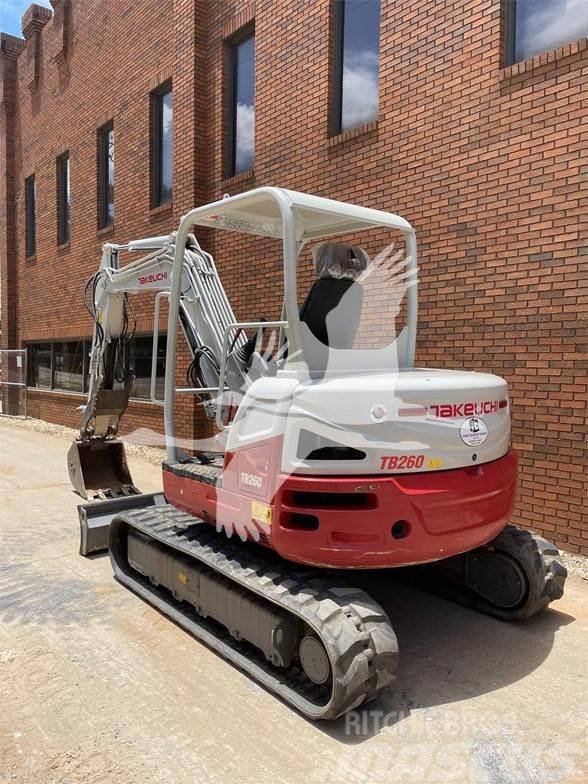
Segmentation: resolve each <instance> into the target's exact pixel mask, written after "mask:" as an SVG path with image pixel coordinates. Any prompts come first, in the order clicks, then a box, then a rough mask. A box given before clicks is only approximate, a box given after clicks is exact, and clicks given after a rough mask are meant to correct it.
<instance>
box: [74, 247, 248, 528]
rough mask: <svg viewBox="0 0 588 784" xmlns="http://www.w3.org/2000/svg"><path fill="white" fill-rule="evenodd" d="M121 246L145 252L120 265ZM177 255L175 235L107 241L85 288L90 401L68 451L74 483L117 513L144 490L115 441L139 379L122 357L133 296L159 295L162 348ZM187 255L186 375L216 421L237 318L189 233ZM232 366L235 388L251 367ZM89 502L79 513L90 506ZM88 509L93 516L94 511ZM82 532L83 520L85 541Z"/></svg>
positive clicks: (183, 304) (131, 324)
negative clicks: (227, 344)
mask: <svg viewBox="0 0 588 784" xmlns="http://www.w3.org/2000/svg"><path fill="white" fill-rule="evenodd" d="M123 251H128V252H131V253H136V252H142V255H141V257H140V258H139V259H137V260H135V261H133V262H131V263H129V264H125V265H124V266H121V264H120V256H121V253H122V252H123ZM145 252H146V253H147V255H144V254H145ZM174 252H175V233H174V234H171V235H170V236H169V237H165V236H164V237H153V238H148V239H143V240H137V241H132V242H129V243H128V244H126V245H116V244H110V243H108V244H106V245H104V246H103V249H102V260H101V263H100V267H99V269H98V270H97V272H96V273H94V274H93V275H92V276H91V277H90V278H89V280H88V282H87V284H86V288H85V292H84V298H85V303H86V307H87V309H88V311H89V313H90V315H91V316H92V319H93V321H94V333H93V339H92V350H91V355H90V364H89V386H88V399H87V403H86V406H85V409H84V412H83V416H82V424H81V428H80V433H79V436H78V438H77V439H76V441H75V442H74V443H73V444H72V447H71V448H70V451H69V454H68V468H69V473H70V478H71V481H72V484H73V486H74V488H75V490H76V491H77V492H78V493H79V494H80V495H81V496H82V497H83V498H85V499H87V500H90V501H93V500H100V501H107V500H109V501H116V504H115V507H116V509H115V511H120V508H121V507H120V503H121V502H122V501H123V499H127V500H126V504H127V506H128V504H131V503H132V500H131V499H133V497H135V498H136V497H137V496H139V495H141V494H140V493H139V491H138V490H137V488H136V487H135V485H134V483H133V481H132V478H131V475H130V472H129V469H128V465H127V460H126V455H125V449H124V445H123V442H122V441H121V440H120V439H118V438H117V436H118V434H119V428H120V420H121V417H122V416H123V414H124V413H125V411H126V409H127V407H128V404H129V398H130V396H131V392H132V388H133V382H134V377H133V376H132V375H130V374H127V372H126V371H125V361H124V357H125V351H126V347H127V345H128V342H129V341H130V339H131V338H132V336H133V334H134V331H135V317H134V312H133V308H132V305H131V296H132V295H133V294H136V293H141V292H146V291H153V292H155V293H156V294H157V297H156V318H155V320H154V347H156V345H157V337H158V335H157V333H158V322H159V319H158V308H159V300H160V299H161V298H162V297H165V295H166V292H168V291H169V290H170V289H171V283H172V269H173V260H174ZM184 253H185V257H184V272H183V280H182V296H181V301H180V312H179V322H180V325H181V328H182V331H183V333H184V336H185V338H186V341H187V344H188V347H189V349H190V352H191V355H192V362H191V364H190V366H189V368H188V372H187V377H188V380H189V382H190V383H191V386H190V387H188V388H186V390H185V391H190V392H194V393H196V394H198V395H199V397H200V399H201V400H202V402H203V406H204V410H205V412H206V414H207V416H209V417H210V418H214V416H215V413H216V397H217V392H218V386H219V375H220V365H221V357H222V351H223V339H224V336H225V332H226V329H227V327H228V325H230V324H232V323H234V322H235V316H234V314H233V311H232V309H231V306H230V303H229V301H228V299H227V296H226V293H225V291H224V288H223V286H222V283H221V281H220V278H219V275H218V273H217V270H216V266H215V264H214V260H213V258H212V256H210V254H208V253H206V252H205V251H203V250H202V248H201V247H200V245H199V244H198V242H197V240H196V238H195V237H194V236H193V235H190V236H189V237H188V241H187V243H186V248H185V251H184ZM245 340H246V338H245V336H244V335H239V336H238V337H237V339H236V341H235V344H234V346H233V347H232V348H233V349H238V348H239V347H240V346H242V345H243V344H244V343H245ZM234 353H235V352H234ZM154 356H156V350H155V348H154ZM229 366H230V371H231V372H230V373H227V374H226V377H227V379H229V381H230V383H231V387H232V388H234V389H237V388H241V387H242V385H243V383H245V376H246V371H245V370H244V368H243V366H242V364H240V363H239V362H238V361H237V360H236V359H235V358H234V357H232V358H230V360H229V364H228V367H229ZM155 370H156V366H155V362H154V363H153V369H152V384H151V390H152V395H151V396H152V401H153V402H154V403H158V404H162V403H163V401H159V400H156V399H155V384H154V381H155ZM198 390H202V391H201V392H199V391H198ZM141 499H143V501H144V500H145V496H143V495H141ZM135 503H136V501H135ZM88 506H89V505H85V507H80V510H82V511H83V510H84V509H86V510H87V509H88ZM103 508H104V507H102V509H103ZM125 508H126V506H125ZM82 511H81V512H80V517H82ZM84 514H85V515H86V517H87V516H88V514H90V515H91V514H92V512H87V513H84ZM83 534H84V525H82V539H84V535H83Z"/></svg>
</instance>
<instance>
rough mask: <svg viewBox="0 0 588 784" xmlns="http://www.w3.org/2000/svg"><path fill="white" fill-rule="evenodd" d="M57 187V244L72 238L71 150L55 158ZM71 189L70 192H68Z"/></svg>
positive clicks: (62, 243)
mask: <svg viewBox="0 0 588 784" xmlns="http://www.w3.org/2000/svg"><path fill="white" fill-rule="evenodd" d="M55 171H56V187H57V244H58V245H67V243H68V242H69V241H70V239H71V160H70V156H69V150H66V151H65V152H63V153H61V155H58V156H57V158H56V159H55ZM68 190H69V193H68Z"/></svg>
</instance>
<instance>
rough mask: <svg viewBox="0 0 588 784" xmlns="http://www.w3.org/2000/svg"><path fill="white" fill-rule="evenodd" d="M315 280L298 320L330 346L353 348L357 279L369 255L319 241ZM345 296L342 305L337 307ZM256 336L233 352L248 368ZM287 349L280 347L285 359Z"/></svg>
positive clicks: (357, 317)
mask: <svg viewBox="0 0 588 784" xmlns="http://www.w3.org/2000/svg"><path fill="white" fill-rule="evenodd" d="M312 259H313V262H314V267H315V270H316V273H317V275H318V279H317V280H315V282H314V283H313V285H312V288H311V289H310V291H309V292H308V295H307V297H306V299H305V300H304V303H303V304H302V307H301V308H300V311H299V314H300V320H301V321H302V322H304V323H305V324H306V325H307V326H308V328H309V329H310V331H311V332H312V334H313V335H314V336H315V338H316V339H317V340H319V341H320V342H321V343H322V344H323V345H324V346H326V347H331V348H353V340H354V338H355V333H356V332H357V328H358V326H359V321H360V318H361V308H362V304H363V289H362V287H361V284H360V283H359V282H358V278H359V277H360V276H361V274H362V273H363V272H364V270H365V269H366V268H367V265H368V262H369V256H368V255H367V253H366V252H365V250H364V249H363V248H360V247H358V246H356V245H343V244H338V243H335V242H321V243H320V244H319V245H315V247H314V248H313V249H312ZM343 297H345V301H344V302H343V303H342V307H340V308H338V306H339V305H340V304H341V300H342V299H343ZM256 342H257V336H256V335H253V336H251V337H250V338H249V339H248V340H247V342H246V343H244V344H243V346H241V348H238V349H237V350H236V351H235V359H236V361H237V362H238V363H239V365H240V366H241V367H242V368H243V369H244V370H245V372H247V371H248V369H249V367H250V364H251V359H252V357H253V354H254V352H255V345H256ZM287 354H288V349H287V347H285V349H283V350H282V352H281V356H282V358H285V357H286V356H287Z"/></svg>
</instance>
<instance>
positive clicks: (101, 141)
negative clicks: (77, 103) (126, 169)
mask: <svg viewBox="0 0 588 784" xmlns="http://www.w3.org/2000/svg"><path fill="white" fill-rule="evenodd" d="M113 223H114V126H113V124H112V122H109V123H108V124H107V125H104V126H103V127H102V128H100V130H99V131H98V228H99V229H105V228H107V227H108V226H112V224H113Z"/></svg>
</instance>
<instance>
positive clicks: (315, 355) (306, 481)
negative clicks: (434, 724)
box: [68, 187, 566, 719]
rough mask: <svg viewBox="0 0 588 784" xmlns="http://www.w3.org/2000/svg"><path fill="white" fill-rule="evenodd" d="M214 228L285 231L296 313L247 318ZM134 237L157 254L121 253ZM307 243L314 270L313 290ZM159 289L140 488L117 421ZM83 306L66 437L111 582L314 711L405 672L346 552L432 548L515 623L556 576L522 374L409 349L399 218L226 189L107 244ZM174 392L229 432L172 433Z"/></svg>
mask: <svg viewBox="0 0 588 784" xmlns="http://www.w3.org/2000/svg"><path fill="white" fill-rule="evenodd" d="M194 227H196V229H194ZM198 227H205V228H207V229H216V230H218V231H225V232H239V233H244V234H248V235H252V236H253V237H262V238H266V240H267V238H273V239H274V240H275V245H276V257H279V255H280V254H281V256H282V260H283V283H284V285H283V305H282V318H281V319H280V320H278V321H263V320H260V321H256V322H239V321H237V319H236V317H235V315H234V314H233V311H232V309H231V305H230V303H229V301H228V298H227V296H226V293H225V290H224V288H223V286H222V283H221V280H220V278H219V275H218V273H217V269H216V266H215V263H214V261H213V259H212V257H211V256H210V255H209V254H208V253H207V252H205V251H204V250H203V249H202V248H201V247H200V244H199V243H198V240H197V238H196V236H195V235H194V233H193V232H194V231H198ZM360 236H362V237H363V236H367V237H368V240H367V241H368V242H369V245H366V244H365V243H363V242H362V241H361V240H359V241H358V239H357V238H358V237H360ZM346 237H347V238H349V239H350V242H351V243H352V244H349V243H345V242H344V241H343V240H344V239H345V238H346ZM374 238H375V239H374ZM376 241H377V243H378V247H383V250H381V251H380V252H378V253H373V252H372V255H371V256H370V255H369V254H368V252H367V251H366V249H365V248H366V247H369V248H370V249H372V251H373V248H374V243H375V242H376ZM382 242H383V245H382V246H381V245H380V243H382ZM392 243H394V244H392ZM264 247H267V243H266V244H264ZM123 251H129V252H132V251H146V252H147V255H145V256H142V257H141V258H140V259H139V260H138V261H134V262H131V263H129V264H125V265H121V263H120V256H121V253H122V252H123ZM310 258H312V261H313V262H314V272H315V276H316V280H315V282H314V283H313V285H312V287H311V288H310V291H309V293H308V294H307V296H306V297H299V294H298V290H297V281H298V279H299V278H300V275H299V274H298V273H299V272H300V269H301V268H302V266H303V265H304V264H306V265H308V262H309V260H310ZM239 263H240V264H242V265H244V266H245V265H246V259H241V260H240V261H239ZM150 289H151V290H155V291H156V292H157V293H156V296H155V303H154V335H153V340H154V347H156V346H157V342H158V335H159V321H160V315H159V314H160V306H161V302H162V300H163V299H164V298H165V299H166V300H167V306H168V326H167V348H166V366H165V395H164V398H163V399H162V400H160V399H159V398H158V397H157V391H158V390H157V384H156V355H157V351H156V350H154V359H153V370H152V378H151V398H152V400H153V402H154V403H156V404H159V405H162V406H163V411H164V423H165V438H166V452H167V454H166V459H165V460H164V462H163V492H162V493H153V494H143V493H140V492H139V491H138V490H137V488H136V487H135V486H134V484H133V481H132V478H131V476H130V474H129V470H128V467H127V463H126V458H125V452H124V447H123V443H122V441H120V440H119V439H118V438H117V434H118V429H119V421H120V418H121V416H122V415H123V413H124V411H125V409H126V407H127V405H128V401H129V396H130V394H131V388H132V384H133V378H132V377H125V372H124V368H125V363H124V361H123V358H124V351H125V344H126V343H127V341H128V339H129V337H130V336H131V333H132V326H131V324H132V315H131V306H130V301H129V295H130V294H132V293H134V292H140V291H145V290H150ZM86 304H87V307H88V309H89V311H90V313H91V315H92V318H93V319H94V338H93V344H92V355H91V361H90V388H89V395H88V402H87V406H86V408H85V412H84V414H83V422H82V427H81V432H80V436H79V438H78V439H77V440H76V442H75V443H74V444H73V445H72V448H71V449H70V452H69V455H68V466H69V470H70V476H71V479H72V483H73V485H74V487H75V489H76V490H77V491H78V492H79V493H80V494H81V495H82V496H84V498H86V499H87V503H85V504H83V505H81V506H80V507H79V515H80V522H81V552H82V553H83V554H85V555H87V554H89V553H92V552H97V551H99V550H102V549H106V548H109V550H110V558H111V561H112V566H113V568H114V574H115V577H116V579H117V580H118V581H120V582H121V583H122V584H123V585H126V586H128V587H129V588H130V589H131V590H133V591H134V592H136V593H137V594H138V595H139V596H140V597H142V598H143V599H145V600H146V601H148V602H150V603H151V604H152V605H154V606H155V607H157V608H158V609H159V610H161V611H162V612H163V613H165V614H166V615H168V616H169V617H170V618H172V619H173V620H174V621H176V622H177V623H179V624H180V625H181V626H183V627H184V628H185V629H186V630H187V631H189V632H190V633H191V634H193V635H194V636H195V637H196V638H198V639H200V640H202V641H203V642H205V643H206V644H207V645H209V646H210V647H212V648H213V649H215V650H216V651H217V652H218V653H219V654H220V655H222V656H224V657H225V658H226V659H228V660H229V661H230V662H232V663H233V664H235V665H237V666H238V667H240V668H241V669H242V670H244V671H245V672H247V673H248V674H249V675H250V676H251V677H253V678H255V679H256V680H257V681H258V682H259V683H260V684H262V685H264V686H265V687H267V688H268V689H270V690H273V691H274V692H276V693H277V694H278V695H279V696H280V697H281V698H283V699H284V700H286V701H287V702H288V703H290V704H291V705H293V706H295V707H296V708H297V709H298V710H299V711H301V712H302V713H303V714H304V715H305V716H307V717H309V718H312V719H332V718H335V717H337V716H340V715H341V714H342V713H344V712H346V711H348V710H351V709H353V708H356V707H357V706H359V705H361V704H363V703H365V702H367V701H368V700H371V699H372V698H374V697H375V696H376V695H378V694H379V693H380V692H381V690H382V689H384V688H385V687H387V686H389V685H390V684H392V683H393V681H394V679H395V676H396V670H397V660H398V646H397V640H396V636H395V634H394V631H393V629H392V626H391V624H390V621H389V619H388V618H387V616H386V614H385V612H384V611H383V610H382V608H381V607H380V606H379V605H378V604H377V603H376V602H375V601H374V600H373V599H372V598H371V597H370V596H369V595H368V594H367V593H365V592H364V591H363V590H359V589H357V588H354V587H353V580H352V579H351V578H352V577H353V573H352V570H355V569H381V570H382V571H381V576H382V580H386V579H387V574H389V573H388V572H386V571H384V570H386V569H389V568H390V567H399V566H407V565H420V564H427V566H423V567H419V568H422V569H425V570H427V569H428V570H431V579H432V581H433V583H434V584H435V585H436V586H437V587H438V588H439V589H440V590H442V591H443V592H444V595H446V596H449V597H451V598H452V599H455V600H457V601H458V602H460V603H462V604H466V605H468V606H470V607H472V608H474V609H476V610H479V611H481V612H485V613H488V614H490V615H492V616H494V617H496V618H500V619H504V620H509V619H524V618H528V617H530V616H531V615H533V614H535V613H536V612H538V611H540V610H542V609H543V608H544V607H546V606H547V605H548V604H549V602H551V601H552V600H554V599H558V598H559V597H561V596H562V593H563V587H564V582H565V578H566V571H565V568H564V567H563V565H562V563H561V562H560V560H559V554H558V551H557V549H556V548H555V547H554V546H553V545H551V544H549V543H548V542H546V541H545V540H544V539H542V538H541V537H539V536H537V535H535V534H534V533H531V532H529V531H525V530H521V529H518V528H516V527H515V526H513V525H510V524H509V518H510V515H511V513H512V508H513V503H514V498H515V492H516V484H517V458H516V455H515V453H514V452H513V451H512V450H511V449H510V446H509V438H510V409H509V400H508V393H507V385H506V383H505V381H504V380H503V379H502V378H499V377H498V376H495V375H491V374H486V373H470V372H463V371H458V370H443V369H423V368H416V367H414V356H415V345H416V330H417V250H416V239H415V233H414V231H413V229H412V227H411V225H410V224H409V223H408V222H407V221H406V220H404V219H403V218H401V217H399V216H398V215H394V214H389V213H386V212H382V211H379V210H374V209H368V208H365V207H358V206H354V205H351V204H346V203H341V202H336V201H332V200H329V199H324V198H318V197H315V196H311V195H307V194H303V193H297V192H293V191H289V190H284V189H280V188H271V187H266V188H259V189H256V190H253V191H250V192H248V193H244V194H241V195H238V196H233V197H225V198H224V199H222V200H221V201H217V202H214V203H212V204H209V205H205V206H202V207H198V208H196V209H193V210H192V211H191V212H189V213H188V214H187V215H186V216H185V217H184V218H183V219H182V221H181V223H180V226H179V229H178V231H177V233H174V234H172V235H170V236H169V237H156V238H151V239H147V240H139V241H137V242H130V243H128V245H124V246H123V245H114V244H107V245H105V246H104V249H103V257H102V263H101V266H100V268H99V270H98V271H97V272H96V274H94V275H93V276H92V277H91V278H90V280H89V281H88V284H87V287H86ZM178 324H179V325H180V327H181V329H178ZM178 332H179V333H180V336H181V333H182V332H183V335H184V337H185V339H186V341H187V345H188V347H189V351H190V355H191V361H190V363H189V366H188V367H187V368H186V369H185V372H186V374H187V379H188V381H187V386H185V387H178V386H177V381H176V378H177V374H176V357H177V346H176V342H177V333H178ZM182 372H184V371H182ZM180 395H189V396H196V397H197V399H198V400H199V401H200V402H201V404H202V406H203V410H204V412H205V414H206V415H207V416H208V417H209V418H210V419H212V420H214V422H215V426H216V427H215V430H216V435H215V436H214V437H212V438H210V439H208V440H204V441H202V442H194V443H192V444H188V446H186V444H185V442H184V441H183V440H181V439H179V438H178V437H177V434H176V433H177V430H176V426H177V423H176V421H175V420H176V418H177V417H176V416H175V406H176V401H177V398H178V396H180ZM342 570H347V572H346V573H344V574H343V576H341V575H342ZM391 590H392V588H391Z"/></svg>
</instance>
